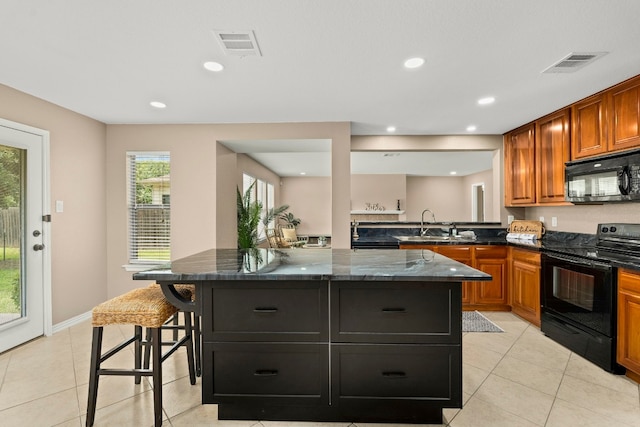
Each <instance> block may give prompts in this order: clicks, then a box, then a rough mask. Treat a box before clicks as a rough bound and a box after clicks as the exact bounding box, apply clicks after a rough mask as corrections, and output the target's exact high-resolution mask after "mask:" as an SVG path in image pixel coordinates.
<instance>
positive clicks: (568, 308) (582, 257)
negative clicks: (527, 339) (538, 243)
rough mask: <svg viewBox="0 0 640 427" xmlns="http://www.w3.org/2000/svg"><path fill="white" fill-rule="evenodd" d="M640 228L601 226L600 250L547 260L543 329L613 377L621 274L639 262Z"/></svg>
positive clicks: (619, 369)
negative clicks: (621, 265) (621, 266)
mask: <svg viewBox="0 0 640 427" xmlns="http://www.w3.org/2000/svg"><path fill="white" fill-rule="evenodd" d="M639 253H640V224H599V225H598V232H597V243H596V245H595V247H591V248H589V247H581V248H572V249H571V250H567V251H562V252H546V253H543V255H542V290H541V291H542V292H541V300H542V301H541V303H542V315H541V325H540V329H541V330H542V332H544V333H545V334H546V335H547V336H549V337H550V338H551V339H553V340H555V341H557V342H559V343H560V344H562V345H564V346H565V347H567V348H568V349H570V350H571V351H573V352H575V353H577V354H579V355H581V356H583V357H584V358H586V359H588V360H590V361H592V362H593V363H595V364H596V365H598V366H600V367H602V368H604V369H605V370H607V371H609V372H613V373H623V372H624V368H622V367H621V366H620V365H618V364H617V363H616V334H617V324H616V320H617V310H616V308H617V293H618V292H617V279H616V277H617V269H616V268H615V267H614V266H613V265H612V261H616V260H618V261H624V260H634V261H637V259H638V254H639Z"/></svg>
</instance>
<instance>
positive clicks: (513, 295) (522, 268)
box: [509, 247, 541, 327]
mask: <svg viewBox="0 0 640 427" xmlns="http://www.w3.org/2000/svg"><path fill="white" fill-rule="evenodd" d="M509 260H510V262H509V264H510V266H511V280H510V281H509V295H510V303H511V311H513V312H514V313H515V314H517V315H518V316H520V317H522V318H523V319H525V320H528V321H529V322H531V323H533V324H534V325H536V326H538V327H539V326H540V307H541V305H540V269H541V267H540V253H539V252H534V251H528V250H526V249H518V248H515V247H509Z"/></svg>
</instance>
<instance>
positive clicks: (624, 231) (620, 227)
mask: <svg viewBox="0 0 640 427" xmlns="http://www.w3.org/2000/svg"><path fill="white" fill-rule="evenodd" d="M596 249H597V252H596V254H597V256H598V258H603V259H610V260H614V261H631V262H634V261H635V262H638V261H640V224H599V225H598V233H597V243H596Z"/></svg>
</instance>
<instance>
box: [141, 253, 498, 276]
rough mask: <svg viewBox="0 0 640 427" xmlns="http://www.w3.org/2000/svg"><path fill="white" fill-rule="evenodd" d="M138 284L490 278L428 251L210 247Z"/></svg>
mask: <svg viewBox="0 0 640 427" xmlns="http://www.w3.org/2000/svg"><path fill="white" fill-rule="evenodd" d="M133 277H134V279H137V280H156V281H172V282H189V281H194V282H197V281H207V280H247V279H249V280H318V279H320V280H327V279H329V280H358V281H361V280H365V281H393V280H399V281H439V282H442V281H449V282H461V281H474V280H475V281H484V280H491V276H490V275H488V274H486V273H483V272H481V271H478V270H476V269H474V268H471V267H468V266H466V265H464V264H462V263H459V262H457V261H453V260H452V259H449V258H447V257H444V256H442V255H439V254H435V253H433V252H431V251H429V250H426V249H416V250H404V251H399V250H394V249H381V250H357V249H356V250H351V249H304V248H302V249H256V250H250V251H241V250H236V249H211V250H208V251H204V252H200V253H198V254H195V255H191V256H188V257H186V258H182V259H179V260H177V261H174V262H172V263H171V264H167V265H166V266H165V267H162V268H157V269H154V270H149V271H143V272H140V273H135V274H134V275H133Z"/></svg>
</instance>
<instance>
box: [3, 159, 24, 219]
mask: <svg viewBox="0 0 640 427" xmlns="http://www.w3.org/2000/svg"><path fill="white" fill-rule="evenodd" d="M20 169H21V162H20V150H19V149H17V148H11V147H4V146H0V208H9V207H14V206H20V176H21V170H20Z"/></svg>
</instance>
